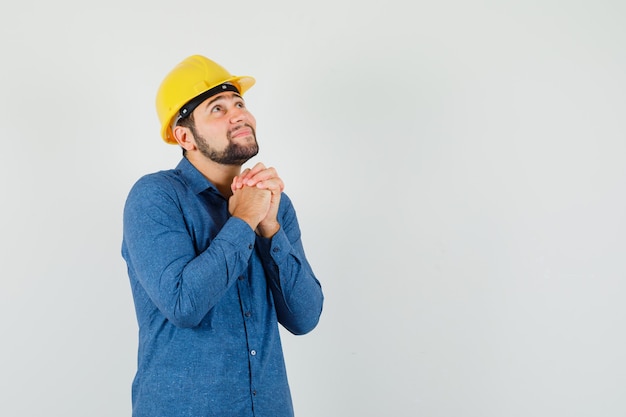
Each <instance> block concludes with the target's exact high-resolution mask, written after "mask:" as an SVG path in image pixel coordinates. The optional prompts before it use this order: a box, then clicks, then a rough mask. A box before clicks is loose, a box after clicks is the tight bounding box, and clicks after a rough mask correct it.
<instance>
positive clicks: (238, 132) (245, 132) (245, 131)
mask: <svg viewBox="0 0 626 417" xmlns="http://www.w3.org/2000/svg"><path fill="white" fill-rule="evenodd" d="M251 134H252V129H251V128H249V127H248V126H242V127H238V128H236V129H233V130H231V131H230V137H231V138H238V137H241V136H250V135H251Z"/></svg>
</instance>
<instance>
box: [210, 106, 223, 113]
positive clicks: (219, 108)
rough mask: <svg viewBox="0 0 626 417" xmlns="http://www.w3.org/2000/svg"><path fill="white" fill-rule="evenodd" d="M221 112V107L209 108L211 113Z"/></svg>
mask: <svg viewBox="0 0 626 417" xmlns="http://www.w3.org/2000/svg"><path fill="white" fill-rule="evenodd" d="M222 110H223V109H222V106H221V105H219V104H218V105H216V106H213V107H212V108H211V113H219V112H221V111H222Z"/></svg>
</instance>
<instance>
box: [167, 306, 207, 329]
mask: <svg viewBox="0 0 626 417" xmlns="http://www.w3.org/2000/svg"><path fill="white" fill-rule="evenodd" d="M205 315H206V312H203V311H200V309H198V308H197V306H195V305H194V304H193V303H191V302H182V301H181V300H180V299H179V300H177V301H176V303H174V306H173V307H172V308H171V309H170V311H169V312H168V313H167V314H166V316H167V319H168V320H169V321H170V323H172V324H173V325H174V326H176V327H180V328H183V329H190V328H193V327H196V326H198V325H199V324H200V323H201V322H202V319H203V318H204V316H205Z"/></svg>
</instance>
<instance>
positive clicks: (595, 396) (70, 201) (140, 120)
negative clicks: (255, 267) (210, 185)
mask: <svg viewBox="0 0 626 417" xmlns="http://www.w3.org/2000/svg"><path fill="white" fill-rule="evenodd" d="M625 21H626V3H624V2H623V1H621V0H620V1H618V0H581V1H576V2H564V1H557V0H541V1H539V0H511V1H497V0H491V1H489V0H483V1H465V0H443V1H437V2H434V1H421V0H417V1H409V0H404V1H403V0H389V1H383V2H379V1H370V0H365V1H361V2H357V1H348V0H332V1H329V0H320V1H315V2H304V3H303V2H292V1H287V0H283V1H277V0H265V1H252V0H250V1H239V2H216V1H207V0H205V1H197V0H188V1H186V2H172V1H167V2H165V1H160V0H155V1H151V2H147V1H132V0H127V1H120V0H110V1H106V2H104V1H99V2H85V1H72V0H60V1H55V2H46V1H43V0H38V1H24V2H4V3H3V4H2V6H0V53H1V55H2V59H1V65H0V138H1V139H2V141H3V145H2V151H1V153H0V178H1V181H2V188H1V190H2V204H1V209H2V210H1V212H0V214H1V215H0V236H1V240H0V244H1V245H2V246H1V248H0V266H1V268H2V272H1V277H0V317H1V320H2V327H1V333H0V337H1V343H0V415H2V416H7V417H9V416H44V415H45V416H62V417H74V416H76V417H78V416H80V417H84V416H89V417H100V416H103V417H104V416H107V417H108V416H130V385H131V382H132V378H133V375H134V372H135V366H136V348H137V325H136V321H135V316H134V307H133V304H132V298H131V293H130V287H129V284H128V278H127V275H126V270H125V265H124V263H123V260H122V258H121V256H120V244H121V232H122V229H121V220H122V208H123V205H124V201H125V199H126V195H127V193H128V191H129V189H130V187H131V186H132V184H133V183H134V182H135V181H136V180H137V179H138V178H139V177H140V176H141V175H143V174H146V173H148V172H153V171H156V170H160V169H169V168H171V167H174V166H175V165H176V164H177V162H178V160H179V158H180V151H179V149H178V148H177V147H175V146H170V145H166V144H165V143H163V142H162V140H161V139H160V137H159V125H158V120H157V117H156V111H155V106H154V97H155V94H156V90H157V88H158V85H159V83H160V82H161V80H162V78H163V77H164V76H165V74H166V73H167V72H169V71H170V69H171V68H173V66H174V65H176V64H177V63H178V62H179V61H181V60H182V59H184V58H185V57H187V56H189V55H192V54H196V53H198V54H203V55H206V56H208V57H210V58H212V59H214V60H215V61H217V62H219V63H220V64H222V65H223V66H225V67H226V68H227V69H228V70H229V71H230V72H232V73H234V74H238V75H251V76H254V77H255V78H256V79H257V85H256V86H254V87H253V88H252V89H251V90H250V91H249V92H248V93H247V94H246V100H247V103H248V107H249V108H250V109H251V110H252V112H253V113H254V114H255V116H256V118H257V121H258V128H257V134H258V140H259V142H260V146H261V152H260V154H259V155H258V156H257V157H256V158H255V159H254V160H252V161H250V164H252V163H254V162H257V161H262V162H264V163H265V164H266V165H271V166H274V167H276V168H277V170H278V172H279V173H280V175H281V177H282V178H283V180H284V182H285V184H286V189H285V192H287V193H288V194H289V196H290V197H291V198H292V200H293V201H294V204H295V206H296V210H297V212H298V216H299V220H300V223H301V226H302V231H303V237H304V244H305V248H306V250H307V254H308V256H309V260H310V261H311V263H312V264H313V266H314V270H315V272H316V274H317V276H318V278H319V279H320V281H321V282H322V284H323V288H324V291H325V295H326V304H325V309H324V313H323V316H322V320H321V322H320V324H319V326H318V328H317V329H315V330H314V331H313V332H312V333H310V334H308V335H306V336H298V337H296V336H292V335H290V334H288V333H283V343H284V348H285V355H286V360H287V368H288V372H289V378H290V383H291V388H292V391H293V397H294V404H295V408H296V414H297V416H298V417H350V416H359V417H379V416H380V417H383V416H397V417H400V416H401V417H414V416H426V417H459V416H463V417H531V416H532V417H554V416H559V417H560V416H564V417H565V416H567V417H577V416H590V417H591V416H593V417H597V416H602V417H618V416H619V417H623V416H624V415H626V395H625V393H626V358H625V357H624V352H625V351H626V337H625V335H624V332H625V328H626V305H625V303H624V299H625V298H626V263H625V251H626V219H625V209H626V196H625V193H624V191H625V189H626V164H625V163H624V161H625V156H626V117H625V115H626V113H625V112H626V25H625V24H624V22H625ZM173 417H174V416H173Z"/></svg>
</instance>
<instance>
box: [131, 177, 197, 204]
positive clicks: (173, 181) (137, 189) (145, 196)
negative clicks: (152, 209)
mask: <svg viewBox="0 0 626 417" xmlns="http://www.w3.org/2000/svg"><path fill="white" fill-rule="evenodd" d="M186 188H187V187H186V185H185V181H184V179H183V178H182V176H181V175H180V172H179V171H178V170H176V169H170V170H164V171H158V172H153V173H150V174H146V175H144V176H142V177H140V178H139V179H138V180H137V181H136V182H135V183H134V184H133V186H132V187H131V189H130V191H129V193H128V197H127V198H126V206H127V207H128V206H141V207H144V208H145V207H146V206H147V205H152V204H159V205H161V204H163V203H164V202H170V203H175V202H176V201H178V200H179V197H180V195H181V194H183V193H184V192H185V189H186Z"/></svg>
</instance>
